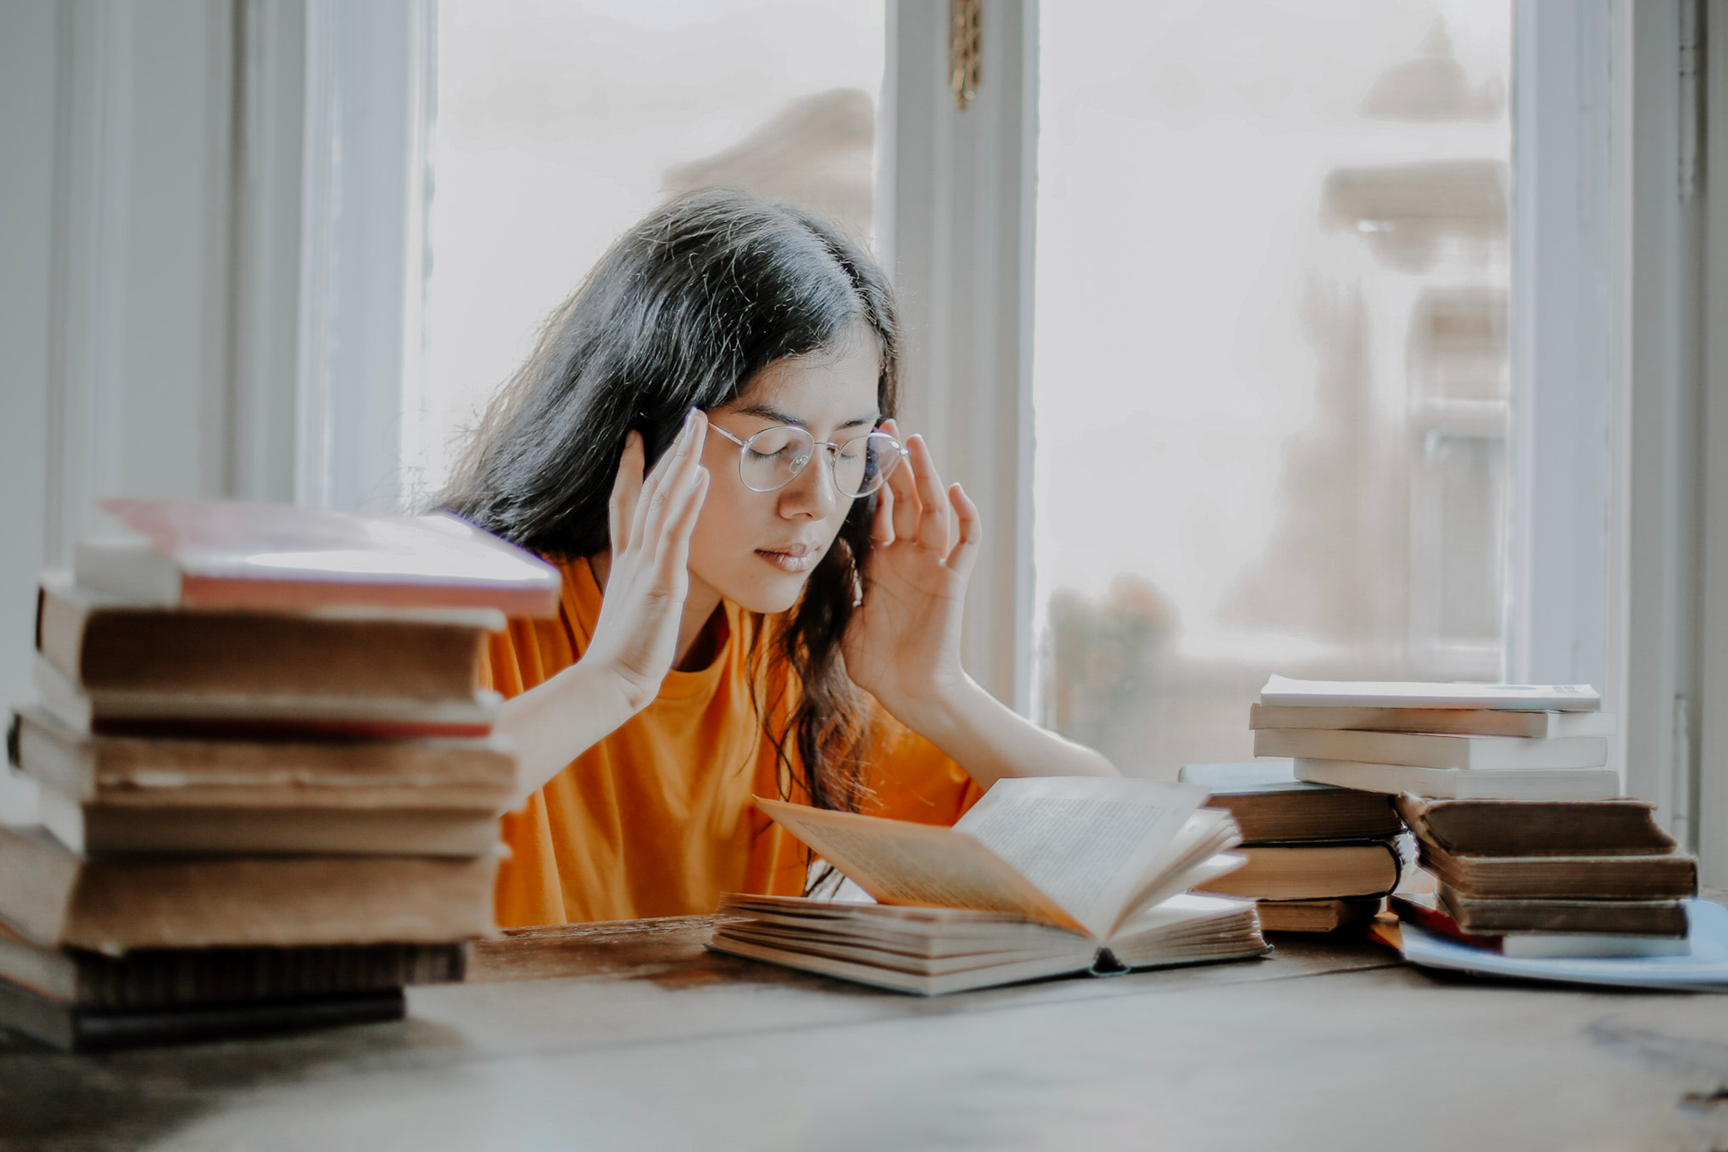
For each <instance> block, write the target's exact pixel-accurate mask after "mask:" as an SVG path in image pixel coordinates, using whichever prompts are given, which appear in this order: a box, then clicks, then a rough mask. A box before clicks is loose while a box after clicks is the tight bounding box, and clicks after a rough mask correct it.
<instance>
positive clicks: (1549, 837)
mask: <svg viewBox="0 0 1728 1152" xmlns="http://www.w3.org/2000/svg"><path fill="white" fill-rule="evenodd" d="M1397 806H1398V813H1399V815H1401V816H1402V817H1403V818H1404V822H1405V823H1407V824H1408V825H1410V830H1411V831H1413V832H1415V833H1416V835H1417V836H1419V837H1420V838H1421V839H1423V840H1424V841H1427V842H1429V843H1432V844H1434V845H1435V846H1436V847H1438V848H1441V849H1444V850H1445V851H1447V852H1450V853H1452V854H1453V855H1456V856H1661V855H1667V854H1669V853H1671V852H1673V851H1674V849H1675V843H1674V838H1673V837H1672V836H1670V835H1668V833H1666V832H1664V831H1663V830H1662V829H1661V827H1659V826H1658V825H1657V823H1656V806H1655V805H1654V804H1652V803H1650V802H1649V801H1647V800H1634V799H1630V798H1620V799H1614V800H1436V799H1424V798H1422V797H1420V796H1400V797H1398V799H1397Z"/></svg>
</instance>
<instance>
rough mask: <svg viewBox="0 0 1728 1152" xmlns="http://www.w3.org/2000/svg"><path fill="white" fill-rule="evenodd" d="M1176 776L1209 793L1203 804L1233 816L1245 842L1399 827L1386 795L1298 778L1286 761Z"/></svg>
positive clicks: (1340, 836)
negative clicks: (1210, 796) (1209, 796)
mask: <svg viewBox="0 0 1728 1152" xmlns="http://www.w3.org/2000/svg"><path fill="white" fill-rule="evenodd" d="M1177 779H1178V780H1181V781H1182V782H1184V783H1188V784H1198V785H1199V786H1200V787H1202V788H1205V789H1206V790H1207V791H1209V792H1211V793H1212V798H1211V799H1210V800H1208V801H1207V804H1208V805H1210V806H1211V807H1214V808H1222V809H1224V810H1225V811H1227V812H1229V813H1230V815H1232V816H1234V817H1235V818H1236V826H1237V827H1238V828H1240V829H1241V831H1242V840H1243V842H1244V843H1249V844H1252V843H1254V842H1256V841H1262V840H1272V841H1284V840H1359V839H1374V838H1378V837H1383V836H1391V835H1393V834H1395V833H1396V832H1397V831H1398V830H1399V828H1400V827H1401V825H1400V823H1399V820H1398V814H1397V813H1396V812H1395V811H1393V808H1392V798H1391V797H1390V796H1386V795H1382V794H1379V793H1375V792H1361V791H1357V790H1355V789H1351V788H1335V787H1332V786H1331V785H1327V784H1311V783H1308V782H1307V781H1303V780H1298V779H1296V776H1295V772H1294V769H1293V766H1292V765H1291V763H1290V761H1288V760H1254V761H1249V762H1246V763H1241V764H1187V765H1184V766H1183V768H1182V770H1181V771H1180V772H1179V773H1178V774H1177Z"/></svg>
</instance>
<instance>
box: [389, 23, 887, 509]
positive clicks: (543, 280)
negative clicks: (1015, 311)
mask: <svg viewBox="0 0 1728 1152" xmlns="http://www.w3.org/2000/svg"><path fill="white" fill-rule="evenodd" d="M884 20H885V15H884V5H883V3H881V2H877V3H857V2H855V0H800V2H799V3H797V4H783V5H763V4H757V3H750V2H748V0H729V2H723V3H716V2H711V0H703V2H701V3H674V2H649V3H636V4H615V3H604V2H601V0H580V2H559V3H542V2H535V0H443V2H441V3H440V4H439V5H438V9H437V24H438V49H437V53H438V59H437V105H438V107H437V116H436V121H435V128H434V137H433V148H432V171H433V177H432V179H433V195H432V199H431V207H430V222H429V233H430V238H429V246H430V257H431V258H430V270H429V272H428V275H427V279H426V297H427V299H426V341H425V349H424V366H423V370H422V372H421V374H420V382H419V385H418V387H416V388H411V389H410V394H409V402H408V412H407V419H406V422H405V428H404V443H405V453H404V454H405V457H406V460H407V468H408V472H409V480H408V488H409V490H410V491H411V492H413V493H417V494H419V495H421V496H424V495H426V494H428V493H431V492H435V491H436V490H437V488H438V487H439V485H440V484H441V483H442V481H443V479H444V477H445V474H446V469H447V467H448V464H449V460H450V453H451V451H452V449H453V447H455V444H454V440H455V439H456V438H458V437H459V436H460V435H461V433H462V431H463V429H464V428H465V427H467V426H469V425H471V424H472V421H473V418H474V415H475V413H476V410H477V407H478V406H480V405H482V404H484V402H485V401H486V400H487V399H488V398H489V397H490V396H491V395H492V393H493V392H494V391H495V390H496V389H497V387H498V386H499V385H500V384H501V383H502V382H503V381H504V380H505V379H507V378H508V376H509V375H510V373H511V372H512V371H514V369H515V368H516V367H517V366H518V365H519V364H521V363H522V361H523V360H524V359H526V357H527V355H528V353H529V351H530V349H531V347H532V345H533V341H534V339H535V335H536V332H537V330H538V328H539V326H540V324H541V322H542V321H543V320H544V319H545V317H546V316H547V315H548V314H549V313H550V312H551V311H552V309H553V308H554V307H556V306H557V304H558V303H559V302H560V301H562V300H563V299H564V297H565V296H567V295H568V294H569V293H570V292H571V291H572V290H573V289H574V288H575V287H576V285H577V284H578V283H579V282H580V281H581V279H582V277H583V276H584V275H585V274H586V273H587V271H588V269H589V268H590V267H591V266H592V265H593V264H594V262H595V261H596V260H597V259H598V258H599V256H600V255H601V253H602V252H603V251H604V250H605V248H606V246H607V245H608V244H610V243H611V242H612V240H614V239H615V238H616V237H617V236H618V235H619V234H620V233H621V232H623V230H624V229H625V228H627V227H629V226H630V225H631V224H632V223H634V222H635V221H636V220H637V219H639V218H640V217H641V216H642V215H644V214H645V213H646V212H647V211H648V210H649V209H650V208H652V207H653V206H654V205H655V204H656V203H658V202H659V201H661V200H662V199H664V198H665V197H667V196H668V195H671V194H674V193H677V192H681V191H687V190H690V189H694V188H697V187H702V186H707V185H728V186H737V187H744V188H748V189H750V190H751V191H754V192H757V193H758V194H761V195H765V196H769V197H774V198H785V199H789V200H792V201H794V202H797V203H800V204H803V205H805V206H807V207H809V208H812V209H814V210H816V211H820V212H823V213H825V214H827V215H830V216H832V217H835V218H836V219H838V220H840V221H841V222H842V223H843V224H844V225H845V226H847V227H848V228H849V230H851V231H852V232H853V234H854V235H856V236H858V237H860V238H861V239H868V238H869V237H870V234H871V231H872V227H873V189H874V178H875V176H874V173H875V160H874V155H875V152H874V149H875V137H876V132H875V124H876V105H877V101H878V99H879V95H880V92H881V87H882V68H883V45H884V40H885V31H884Z"/></svg>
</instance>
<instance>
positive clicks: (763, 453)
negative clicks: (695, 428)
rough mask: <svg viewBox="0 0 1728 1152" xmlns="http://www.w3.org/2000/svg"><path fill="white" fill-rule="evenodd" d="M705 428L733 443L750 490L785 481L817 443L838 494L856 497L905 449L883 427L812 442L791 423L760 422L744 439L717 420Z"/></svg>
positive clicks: (767, 489)
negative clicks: (771, 424) (766, 424)
mask: <svg viewBox="0 0 1728 1152" xmlns="http://www.w3.org/2000/svg"><path fill="white" fill-rule="evenodd" d="M708 431H710V432H718V433H720V435H722V436H724V437H726V439H728V440H730V441H732V443H734V444H736V445H738V477H739V479H741V480H743V481H744V487H746V488H748V489H750V490H751V491H752V492H773V491H775V490H777V489H780V488H784V487H786V485H788V484H790V483H792V480H793V478H794V477H796V476H797V475H798V473H800V472H802V471H804V465H806V464H808V463H810V457H812V456H814V455H815V454H816V449H817V448H818V447H821V448H826V449H828V462H829V469H828V474H829V475H830V476H832V477H833V478H834V487H835V488H837V489H839V491H840V495H842V496H845V497H848V498H850V499H854V500H856V499H857V498H858V497H860V496H868V495H870V493H872V492H874V491H876V489H878V488H880V487H882V484H883V482H884V481H886V480H887V479H888V476H889V474H890V473H892V472H893V471H894V469H895V468H896V467H897V466H898V465H899V463H900V459H901V457H903V456H905V455H906V454H907V452H906V449H905V448H902V447H901V446H900V441H898V440H896V439H894V437H892V436H890V435H888V433H886V432H870V433H867V434H865V435H863V436H857V437H854V438H853V439H851V440H848V441H846V443H844V444H836V443H834V442H833V441H831V440H824V441H820V442H818V441H817V439H816V438H815V437H814V436H812V435H810V433H808V432H806V431H805V430H804V429H802V428H799V427H797V426H796V425H793V424H776V425H775V426H774V427H772V428H764V429H763V430H762V431H760V432H758V433H756V435H754V436H752V437H750V438H749V439H748V440H740V439H738V437H736V436H734V435H732V433H730V432H728V431H726V429H724V428H722V427H720V426H719V425H717V424H709V425H708Z"/></svg>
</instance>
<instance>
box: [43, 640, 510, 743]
mask: <svg viewBox="0 0 1728 1152" xmlns="http://www.w3.org/2000/svg"><path fill="white" fill-rule="evenodd" d="M31 678H32V682H33V683H34V685H35V688H36V695H37V697H38V698H39V699H40V701H41V704H42V707H43V709H45V710H46V711H48V712H50V713H52V714H53V716H54V718H55V719H56V720H59V721H60V723H62V724H64V725H65V726H66V727H68V728H71V729H73V730H74V731H77V732H87V733H92V734H95V735H102V736H213V737H234V738H240V739H244V738H247V737H253V738H257V737H266V736H285V737H290V738H292V737H300V738H332V737H334V738H343V739H372V740H384V739H417V738H421V737H454V738H462V739H479V738H484V737H486V736H489V735H490V734H491V732H492V724H493V721H494V720H495V719H496V718H497V714H498V705H499V704H500V703H502V698H501V697H500V696H499V695H498V694H497V693H496V692H490V691H484V690H479V689H476V690H475V691H473V692H472V693H470V694H469V695H468V696H467V697H465V698H448V699H439V700H423V699H417V698H413V697H383V696H352V695H344V694H341V693H336V694H331V693H323V692H320V693H302V694H288V693H279V694H267V695H261V694H257V693H252V692H245V691H235V692H228V691H208V692H197V693H191V692H178V691H159V690H157V689H154V688H113V689H107V688H104V689H89V690H85V689H81V688H79V687H78V686H77V685H76V684H74V683H72V682H71V681H70V680H68V679H66V677H65V676H64V675H62V674H61V672H60V670H59V669H58V668H56V667H55V666H54V665H53V664H52V663H50V662H49V661H48V659H47V658H46V657H44V656H43V655H42V654H41V653H37V655H36V660H35V663H34V664H33V665H32V667H31Z"/></svg>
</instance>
